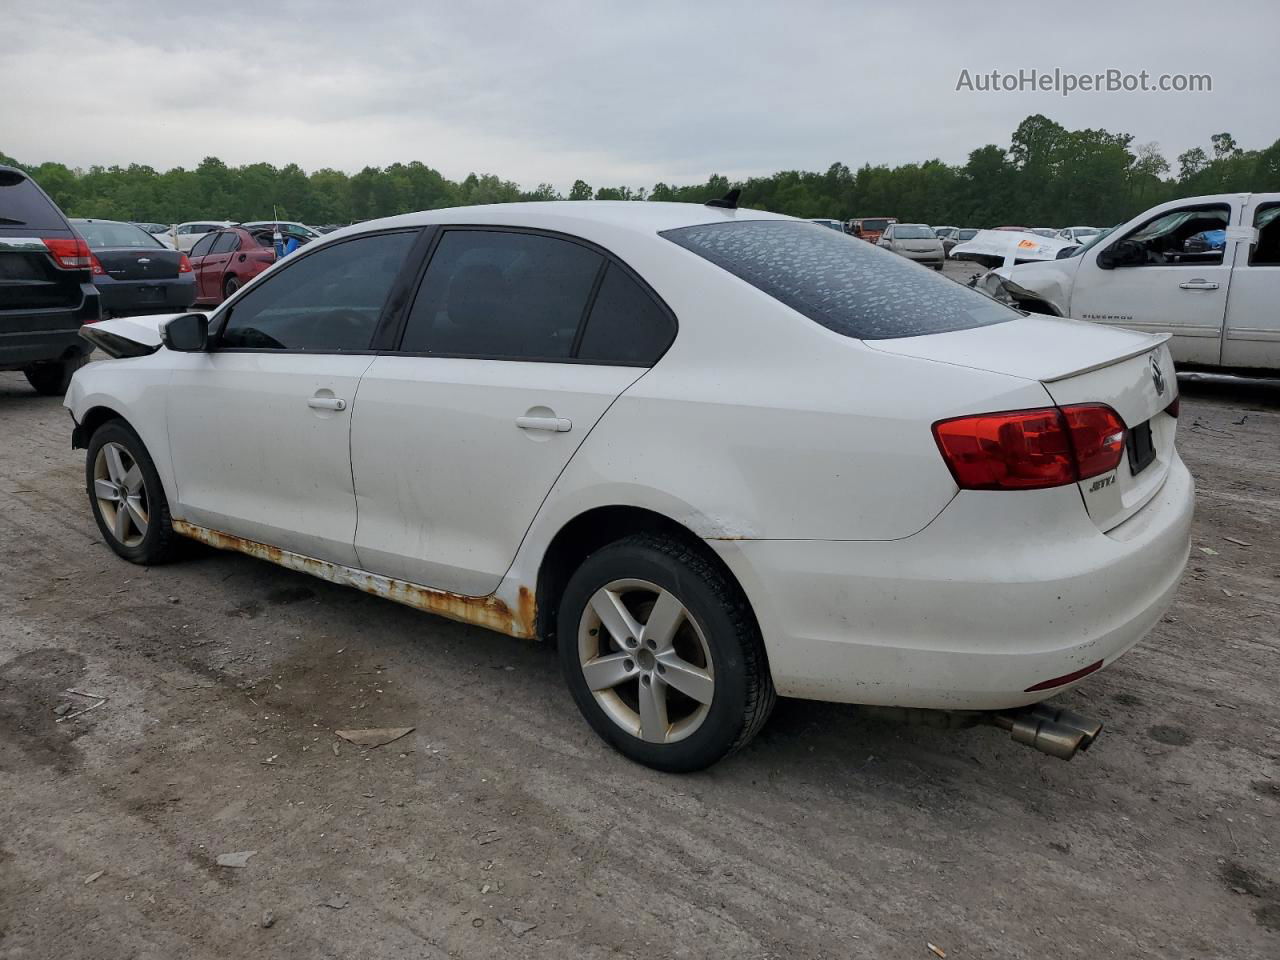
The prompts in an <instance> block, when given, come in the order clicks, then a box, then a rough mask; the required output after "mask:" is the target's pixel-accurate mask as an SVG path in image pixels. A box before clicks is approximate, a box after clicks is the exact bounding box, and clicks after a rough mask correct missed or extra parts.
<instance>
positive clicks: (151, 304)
mask: <svg viewBox="0 0 1280 960" xmlns="http://www.w3.org/2000/svg"><path fill="white" fill-rule="evenodd" d="M96 285H97V287H98V293H99V295H100V296H101V298H102V312H103V314H104V315H106V314H110V315H113V316H125V317H128V316H135V317H136V316H141V315H143V314H148V313H180V312H181V311H183V310H186V309H187V307H189V306H191V304H193V303H195V299H196V281H195V277H194V276H192V275H190V274H188V275H187V276H185V277H176V278H171V279H167V280H112V279H110V278H107V279H99V280H97V281H96Z"/></svg>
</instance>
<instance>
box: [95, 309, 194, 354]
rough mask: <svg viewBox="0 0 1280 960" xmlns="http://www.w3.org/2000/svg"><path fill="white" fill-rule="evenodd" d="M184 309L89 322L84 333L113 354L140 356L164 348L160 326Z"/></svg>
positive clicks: (98, 345) (96, 344) (101, 347)
mask: <svg viewBox="0 0 1280 960" xmlns="http://www.w3.org/2000/svg"><path fill="white" fill-rule="evenodd" d="M182 315H183V314H181V313H158V314H154V315H151V316H143V317H117V318H115V319H113V320H99V321H98V322H97V323H86V324H85V325H84V326H83V327H81V328H80V336H82V337H84V339H86V340H88V341H89V342H90V343H92V344H93V345H94V346H95V347H97V348H98V349H99V350H101V351H102V352H103V353H105V354H107V355H108V356H111V357H124V356H139V355H142V354H147V353H154V352H155V351H156V350H158V349H160V346H161V341H160V328H161V327H163V326H164V325H165V324H166V323H168V322H169V321H170V320H172V319H173V318H174V317H180V316H182Z"/></svg>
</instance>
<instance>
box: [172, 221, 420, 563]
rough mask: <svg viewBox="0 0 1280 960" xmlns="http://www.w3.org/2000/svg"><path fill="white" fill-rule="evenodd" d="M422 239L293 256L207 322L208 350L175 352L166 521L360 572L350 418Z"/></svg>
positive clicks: (380, 240) (369, 242) (367, 238)
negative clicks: (170, 498)
mask: <svg viewBox="0 0 1280 960" xmlns="http://www.w3.org/2000/svg"><path fill="white" fill-rule="evenodd" d="M417 236H418V231H416V230H410V231H395V232H387V233H376V234H365V235H362V236H358V237H353V238H351V239H348V240H344V241H342V242H339V243H334V244H329V245H326V246H323V247H320V248H317V249H315V250H314V251H311V252H309V253H308V254H307V255H305V256H303V255H299V256H298V257H297V258H296V259H292V260H291V262H290V263H289V264H288V265H287V266H283V267H282V269H280V270H279V271H278V272H276V273H275V274H274V275H273V276H271V277H270V278H267V279H265V280H264V281H263V282H262V283H261V284H259V285H258V286H256V287H255V288H254V289H252V290H246V291H245V293H244V295H243V296H241V297H239V298H237V299H236V300H235V301H234V302H233V303H232V304H230V305H229V307H228V308H226V309H223V310H221V311H219V312H218V314H217V315H216V316H215V318H214V321H213V330H212V333H211V336H212V338H213V343H214V346H213V349H211V350H210V351H209V352H206V353H187V354H174V355H173V357H172V359H171V361H170V362H171V364H172V365H173V367H174V372H173V377H172V380H171V382H170V389H169V392H168V411H169V415H168V424H169V449H170V451H171V455H172V458H173V470H174V476H175V479H176V483H177V488H178V502H177V505H176V509H175V510H174V514H175V516H179V517H182V518H184V519H186V520H189V521H190V522H192V523H195V524H199V525H201V526H206V527H211V528H213V529H215V530H220V531H224V532H226V533H231V534H234V535H236V536H239V537H244V538H247V539H249V540H254V541H257V542H260V543H266V544H270V545H272V546H275V547H279V548H282V549H284V550H289V551H292V552H294V553H299V554H302V555H303V556H307V557H315V558H317V559H320V560H326V561H329V562H332V563H339V564H344V565H348V566H354V565H356V555H355V551H354V548H353V546H352V543H353V541H354V539H355V529H356V504H355V491H354V489H353V487H352V480H351V454H350V423H351V414H352V411H353V410H354V408H355V406H356V388H357V385H358V384H359V381H360V376H361V375H362V374H363V373H364V372H365V370H366V369H367V368H368V367H369V364H370V363H371V362H372V360H373V351H372V349H371V342H372V337H373V333H374V331H375V329H376V328H377V326H378V324H379V322H380V320H381V317H382V312H383V309H384V306H385V303H386V301H387V298H388V295H389V293H390V291H391V290H392V288H393V287H394V285H395V282H396V280H397V276H398V272H399V270H400V268H401V266H402V264H403V263H404V261H405V259H406V256H407V254H408V251H409V249H410V248H411V247H412V245H413V242H414V240H415V239H416V237H417Z"/></svg>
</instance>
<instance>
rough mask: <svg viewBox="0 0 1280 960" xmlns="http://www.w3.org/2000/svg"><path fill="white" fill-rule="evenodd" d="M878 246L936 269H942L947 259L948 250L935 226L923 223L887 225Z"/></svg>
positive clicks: (877, 243)
mask: <svg viewBox="0 0 1280 960" xmlns="http://www.w3.org/2000/svg"><path fill="white" fill-rule="evenodd" d="M876 246H879V247H884V248H885V249H886V250H889V251H891V252H893V253H896V254H897V255H898V256H900V257H906V258H907V259H908V260H914V261H915V262H916V263H922V264H924V265H925V266H926V267H933V269H935V270H941V269H942V264H943V262H944V261H945V260H946V259H947V254H946V250H945V249H944V247H943V246H942V241H941V240H940V239H938V237H937V236H936V235H935V234H934V232H933V227H930V226H927V225H926V224H923V223H891V224H889V225H888V226H887V227H885V229H884V233H882V234H881V235H880V239H879V240H877V241H876Z"/></svg>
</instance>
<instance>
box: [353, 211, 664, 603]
mask: <svg viewBox="0 0 1280 960" xmlns="http://www.w3.org/2000/svg"><path fill="white" fill-rule="evenodd" d="M673 336H674V319H673V318H672V317H671V315H670V312H669V311H667V309H666V308H665V307H664V306H663V305H662V304H661V303H660V301H658V300H657V299H656V297H655V296H654V295H653V294H652V293H651V292H650V291H648V289H647V288H645V287H644V286H643V285H642V284H641V283H640V282H639V281H638V279H637V278H636V277H635V276H634V275H633V274H631V273H630V272H629V271H628V270H627V269H626V268H625V267H623V266H621V265H620V264H618V263H616V262H614V261H612V260H611V259H610V258H609V257H608V256H607V255H606V254H605V253H603V252H602V251H600V250H598V249H597V248H594V247H592V246H589V245H586V244H583V243H579V242H576V241H574V240H572V239H570V238H564V237H559V236H549V235H545V234H539V233H535V232H529V231H506V230H503V229H502V228H487V229H470V228H467V229H458V228H454V229H446V230H445V231H444V232H443V233H442V235H441V237H440V239H439V242H438V245H437V246H436V249H435V251H434V253H433V254H432V255H431V260H430V263H429V265H428V267H427V271H426V274H425V276H424V278H423V281H422V284H421V286H420V288H419V290H418V293H417V297H416V299H415V301H414V303H413V307H412V309H411V310H410V311H409V314H408V318H407V322H406V325H405V330H404V334H403V337H402V339H401V341H400V348H399V350H398V351H396V352H394V353H390V354H387V355H382V356H379V357H377V358H376V359H375V360H374V362H373V365H372V366H371V367H370V368H369V370H368V372H367V373H366V374H365V376H364V379H363V380H362V381H361V384H360V395H359V402H358V403H357V405H356V409H355V413H354V415H353V419H352V437H351V456H352V470H353V473H354V475H355V484H356V496H357V502H358V512H359V526H358V529H357V531H356V551H357V553H358V554H359V557H360V561H361V566H362V567H363V568H364V569H367V570H370V571H372V572H374V573H379V574H383V575H385V576H390V577H395V578H398V579H401V580H407V581H410V582H412V583H418V584H422V585H425V586H430V587H434V588H436V589H442V590H449V591H452V592H455V593H460V594H465V595H467V596H485V595H488V594H489V593H491V592H493V590H495V589H496V588H497V586H498V584H499V582H500V581H501V579H502V577H503V575H504V574H505V573H506V571H507V569H508V568H509V567H510V565H511V562H512V561H513V559H514V558H515V554H516V551H517V549H518V548H519V546H520V542H521V540H522V539H523V537H524V535H525V532H526V531H527V530H528V529H529V525H530V524H531V523H532V522H533V519H534V516H535V515H536V514H537V512H538V508H539V507H540V506H541V504H542V501H543V500H544V499H545V498H546V496H547V493H548V492H549V491H550V490H551V487H552V485H553V484H554V483H555V481H556V478H557V477H559V475H560V473H561V471H563V470H564V468H565V466H566V464H568V462H569V460H570V458H571V457H572V456H573V455H574V452H575V451H576V450H577V449H578V447H579V446H580V445H581V444H582V441H583V440H584V439H585V438H586V436H587V434H588V433H590V432H591V430H592V428H593V427H595V425H596V423H597V421H598V420H599V419H600V418H601V416H602V415H604V413H605V411H606V410H607V409H608V408H609V405H610V404H611V403H612V402H613V401H614V399H615V398H617V396H618V395H619V394H620V393H622V391H624V390H625V389H626V388H627V387H628V386H630V385H631V384H632V383H634V382H635V381H636V380H637V379H639V377H641V376H642V375H643V374H644V372H645V369H646V368H647V367H648V366H650V365H651V364H652V363H653V362H655V361H656V360H657V358H658V357H659V356H661V354H662V352H663V351H664V350H665V349H666V347H667V346H668V344H669V343H670V341H671V338H672V337H673Z"/></svg>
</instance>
